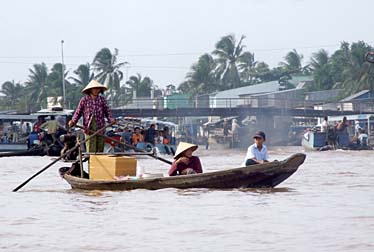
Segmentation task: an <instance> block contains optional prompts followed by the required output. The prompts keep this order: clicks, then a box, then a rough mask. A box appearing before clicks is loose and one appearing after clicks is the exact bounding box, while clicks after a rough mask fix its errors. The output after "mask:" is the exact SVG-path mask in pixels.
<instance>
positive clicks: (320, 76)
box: [310, 49, 334, 90]
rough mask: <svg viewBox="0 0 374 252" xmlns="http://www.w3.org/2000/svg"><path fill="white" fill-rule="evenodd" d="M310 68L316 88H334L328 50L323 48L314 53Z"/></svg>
mask: <svg viewBox="0 0 374 252" xmlns="http://www.w3.org/2000/svg"><path fill="white" fill-rule="evenodd" d="M310 69H311V71H312V74H313V79H314V88H313V89H314V90H326V89H331V88H332V86H333V85H334V81H333V78H332V76H331V66H330V58H329V54H328V52H327V51H326V50H324V49H321V50H319V51H318V52H315V53H313V54H312V58H311V60H310Z"/></svg>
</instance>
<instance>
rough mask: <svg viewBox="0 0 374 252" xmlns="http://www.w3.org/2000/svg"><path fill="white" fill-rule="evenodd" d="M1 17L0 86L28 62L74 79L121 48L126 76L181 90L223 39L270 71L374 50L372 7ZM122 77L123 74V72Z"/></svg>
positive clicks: (194, 1) (150, 9) (145, 5)
mask: <svg viewBox="0 0 374 252" xmlns="http://www.w3.org/2000/svg"><path fill="white" fill-rule="evenodd" d="M1 5H2V6H1V12H0V31H1V36H0V45H1V46H0V83H3V82H4V81H7V80H13V79H14V80H15V81H21V82H24V81H26V80H27V76H28V74H29V71H28V69H29V68H30V67H32V64H33V63H41V62H45V63H47V65H48V66H51V65H52V64H53V63H56V62H60V61H61V40H62V39H63V40H64V41H65V43H64V53H65V58H64V59H65V63H66V65H67V68H68V69H69V70H70V71H71V72H72V71H73V70H74V69H76V67H77V66H78V65H79V64H81V63H86V62H92V59H93V57H94V55H95V53H96V52H97V51H99V50H100V49H101V48H103V47H108V48H110V49H113V48H118V49H119V52H120V61H129V62H130V63H131V67H130V68H129V69H128V74H129V75H132V74H135V73H140V74H142V76H149V77H151V78H152V79H153V80H154V81H155V84H156V85H158V86H160V87H164V86H166V85H167V84H175V85H179V83H181V82H182V81H183V80H184V77H185V74H186V73H187V72H188V71H189V68H190V66H191V65H192V64H193V63H194V62H195V61H196V60H197V59H198V57H199V56H200V55H201V54H203V53H205V52H211V51H212V50H213V49H214V44H215V43H216V42H217V41H218V40H219V38H220V37H222V36H224V35H227V34H235V35H236V36H237V38H239V37H240V36H241V35H242V34H243V35H245V36H246V39H245V41H244V44H245V45H246V49H247V50H249V51H251V52H254V53H255V57H256V60H259V61H265V62H267V63H268V64H270V65H271V66H275V65H276V64H278V62H280V61H282V59H283V57H284V55H285V54H286V53H287V52H288V51H290V50H291V49H293V48H295V49H297V50H298V52H300V53H302V54H303V55H304V58H305V59H304V63H308V61H309V57H310V55H311V53H312V52H314V51H317V50H319V49H320V48H325V49H327V50H328V51H329V52H333V51H334V50H335V49H337V48H338V47H339V43H340V41H343V40H345V41H348V42H353V41H358V40H364V41H365V42H367V43H370V44H372V45H373V44H374V33H373V29H374V17H373V10H374V1H373V0H355V1H354V0H225V1H224V0H215V1H214V0H188V1H177V0H158V1H156V0H154V1H152V0H133V1H130V0H121V1H120V0H117V1H115V0H106V1H104V0H101V1H99V0H87V1H86V0H63V1H50V0H49V1H48V0H33V1H29V0H23V1H21V0H13V1H3V2H2V3H1ZM123 72H124V73H125V75H126V69H123Z"/></svg>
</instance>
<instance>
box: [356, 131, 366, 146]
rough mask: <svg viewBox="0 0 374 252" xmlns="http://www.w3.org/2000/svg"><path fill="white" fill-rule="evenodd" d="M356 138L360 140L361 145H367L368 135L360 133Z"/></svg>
mask: <svg viewBox="0 0 374 252" xmlns="http://www.w3.org/2000/svg"><path fill="white" fill-rule="evenodd" d="M358 139H359V140H360V144H361V145H367V144H368V135H367V134H365V133H361V134H360V135H359V136H358Z"/></svg>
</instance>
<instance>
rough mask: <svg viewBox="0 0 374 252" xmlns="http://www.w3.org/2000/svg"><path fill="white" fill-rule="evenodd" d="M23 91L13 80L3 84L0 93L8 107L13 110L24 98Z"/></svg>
mask: <svg viewBox="0 0 374 252" xmlns="http://www.w3.org/2000/svg"><path fill="white" fill-rule="evenodd" d="M23 89H24V87H23V86H22V85H21V84H20V83H18V82H17V83H15V82H14V80H12V81H6V82H4V83H3V85H2V89H1V91H0V92H1V93H3V94H4V95H5V99H6V103H7V104H8V105H10V106H11V108H14V106H15V105H16V104H18V103H19V102H20V101H21V98H22V97H23V96H24V90H23Z"/></svg>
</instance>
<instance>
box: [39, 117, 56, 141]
mask: <svg viewBox="0 0 374 252" xmlns="http://www.w3.org/2000/svg"><path fill="white" fill-rule="evenodd" d="M39 128H40V129H47V135H48V137H51V138H52V140H53V142H52V143H54V142H55V141H56V132H57V128H58V124H57V121H56V120H55V116H54V115H51V117H50V120H49V121H46V122H45V123H43V124H42V125H40V127H39ZM45 137H46V138H47V136H45Z"/></svg>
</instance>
